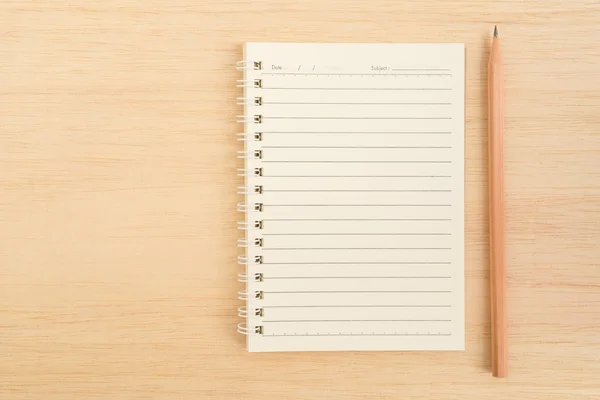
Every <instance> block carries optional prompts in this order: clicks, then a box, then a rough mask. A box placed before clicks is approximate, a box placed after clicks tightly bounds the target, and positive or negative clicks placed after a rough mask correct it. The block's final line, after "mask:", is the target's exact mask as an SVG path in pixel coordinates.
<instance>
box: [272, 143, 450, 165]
mask: <svg viewBox="0 0 600 400" xmlns="http://www.w3.org/2000/svg"><path fill="white" fill-rule="evenodd" d="M363 148H364V147H363ZM262 162H264V163H327V164H333V163H336V164H344V163H345V164H356V163H363V164H367V163H371V164H451V163H452V161H450V160H439V161H407V160H392V161H380V160H372V161H369V160H361V161H337V160H321V161H315V160H293V161H292V160H263V161H262Z"/></svg>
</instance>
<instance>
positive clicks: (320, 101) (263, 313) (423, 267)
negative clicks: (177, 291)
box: [245, 43, 464, 351]
mask: <svg viewBox="0 0 600 400" xmlns="http://www.w3.org/2000/svg"><path fill="white" fill-rule="evenodd" d="M245 59H246V60H251V61H257V62H260V63H261V64H260V66H261V69H260V70H258V69H257V70H248V71H246V73H245V79H246V82H248V83H249V84H248V86H249V87H247V88H246V89H245V97H246V98H247V99H249V104H248V105H247V106H246V107H245V116H246V118H247V119H248V123H247V124H246V126H245V128H246V133H247V135H248V141H247V143H246V153H247V154H248V158H247V159H246V168H247V171H249V174H250V175H251V176H248V177H247V178H246V186H247V188H248V192H249V194H248V195H247V198H246V202H247V206H248V212H247V220H246V222H247V224H248V230H247V237H246V239H247V240H248V243H249V247H248V249H247V254H246V256H247V258H248V266H247V273H248V276H249V277H250V279H249V282H248V284H247V289H248V297H249V298H248V300H247V309H248V312H249V314H250V315H251V316H250V317H248V320H247V323H248V326H249V327H250V328H251V329H254V328H256V327H260V329H259V330H260V332H257V333H253V334H250V335H249V336H248V349H249V351H327V350H460V349H463V348H464V205H463V204H464V47H463V45H461V44H287V43H248V44H247V45H246V47H245ZM255 314H258V315H255Z"/></svg>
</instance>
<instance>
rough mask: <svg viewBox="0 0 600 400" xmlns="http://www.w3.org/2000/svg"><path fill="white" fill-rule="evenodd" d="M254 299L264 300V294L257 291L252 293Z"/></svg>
mask: <svg viewBox="0 0 600 400" xmlns="http://www.w3.org/2000/svg"><path fill="white" fill-rule="evenodd" d="M254 298H255V299H260V300H263V299H264V298H265V293H264V292H263V291H262V290H257V291H256V292H254Z"/></svg>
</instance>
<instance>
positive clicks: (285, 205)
mask: <svg viewBox="0 0 600 400" xmlns="http://www.w3.org/2000/svg"><path fill="white" fill-rule="evenodd" d="M263 207H452V204H263Z"/></svg>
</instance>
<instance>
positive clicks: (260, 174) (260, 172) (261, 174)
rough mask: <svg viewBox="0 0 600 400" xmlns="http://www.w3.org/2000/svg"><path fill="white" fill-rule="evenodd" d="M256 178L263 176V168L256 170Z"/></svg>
mask: <svg viewBox="0 0 600 400" xmlns="http://www.w3.org/2000/svg"><path fill="white" fill-rule="evenodd" d="M254 176H263V169H262V168H254Z"/></svg>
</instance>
